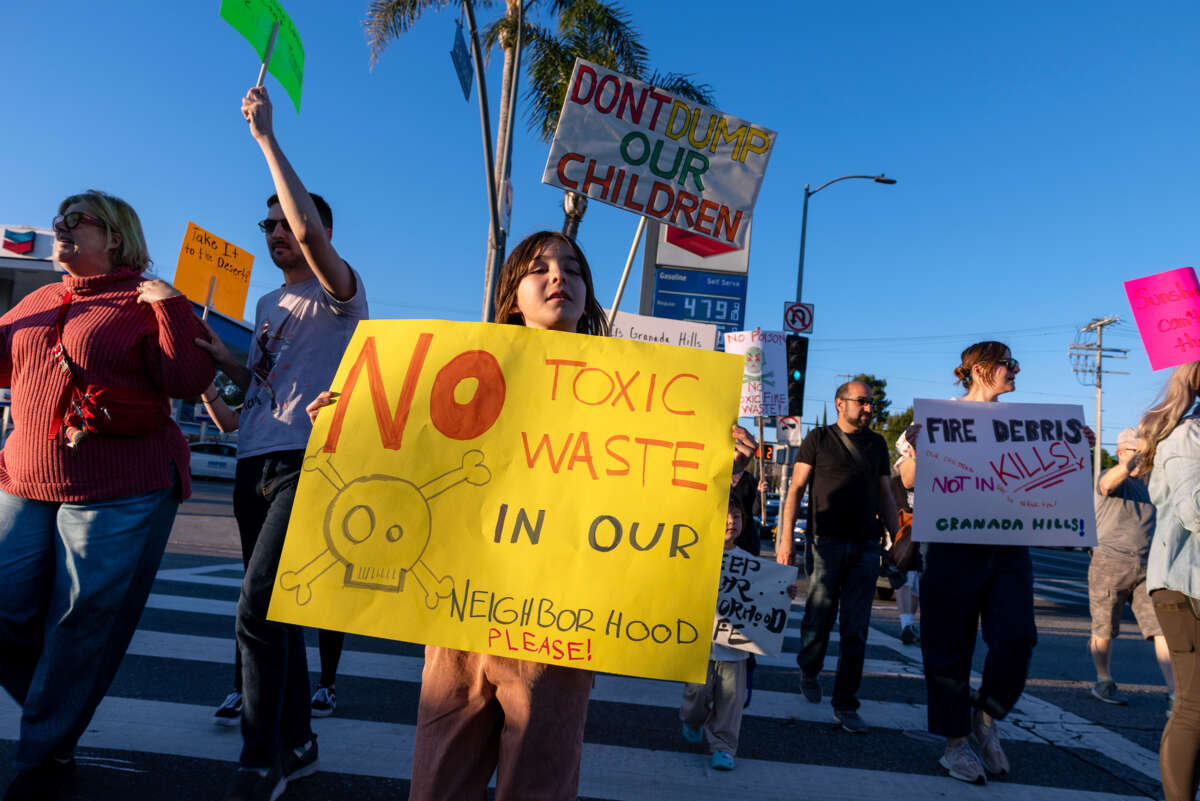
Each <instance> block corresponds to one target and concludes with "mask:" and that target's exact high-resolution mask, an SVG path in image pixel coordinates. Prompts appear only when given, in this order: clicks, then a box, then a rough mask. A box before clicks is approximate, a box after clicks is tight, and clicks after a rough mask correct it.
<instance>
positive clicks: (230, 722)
mask: <svg viewBox="0 0 1200 801" xmlns="http://www.w3.org/2000/svg"><path fill="white" fill-rule="evenodd" d="M241 722H242V694H241V693H239V692H238V691H237V690H234V691H233V692H231V693H230V694H229V695H227V696H225V700H224V701H222V702H221V705H220V706H219V707H217V711H216V712H213V723H215V724H217V725H218V726H236V725H238V724H239V723H241Z"/></svg>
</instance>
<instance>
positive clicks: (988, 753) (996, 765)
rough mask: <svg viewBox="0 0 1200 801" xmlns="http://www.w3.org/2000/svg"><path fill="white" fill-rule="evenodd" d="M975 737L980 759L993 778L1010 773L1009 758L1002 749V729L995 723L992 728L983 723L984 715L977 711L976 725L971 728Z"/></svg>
mask: <svg viewBox="0 0 1200 801" xmlns="http://www.w3.org/2000/svg"><path fill="white" fill-rule="evenodd" d="M971 733H972V734H973V735H974V737H975V745H976V746H977V747H978V748H979V758H980V759H981V760H982V761H983V766H984V767H985V768H987V772H988V773H990V774H992V775H993V776H1003V775H1004V774H1006V773H1008V771H1009V767H1008V757H1007V756H1005V755H1004V749H1003V748H1001V747H1000V729H999V727H998V726H997V725H996V724H995V722H993V723H992V724H991V725H990V726H989V725H985V724H984V722H983V715H982V713H980V712H979V710H976V711H975V723H974V725H973V726H972V727H971Z"/></svg>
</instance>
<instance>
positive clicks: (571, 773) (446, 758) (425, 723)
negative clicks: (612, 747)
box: [408, 646, 592, 801]
mask: <svg viewBox="0 0 1200 801" xmlns="http://www.w3.org/2000/svg"><path fill="white" fill-rule="evenodd" d="M591 691H592V673H591V671H588V670H576V669H574V668H567V667H558V666H556V665H544V664H541V663H540V662H525V661H521V660H517V659H509V658H508V657H502V656H489V655H486V654H475V653H469V652H467V651H456V650H454V649H451V648H436V647H434V646H427V647H426V648H425V669H424V671H423V672H422V674H421V701H420V705H419V707H418V710H417V735H416V741H415V743H414V744H413V775H412V789H411V790H410V792H409V796H408V797H409V801H483V799H485V798H486V797H487V785H488V780H489V779H490V778H491V776H492V772H493V771H496V772H497V776H496V798H495V801H575V798H576V797H577V796H578V793H579V758H580V755H581V753H582V751H583V727H584V723H585V721H586V720H587V704H588V696H589V695H590V694H591Z"/></svg>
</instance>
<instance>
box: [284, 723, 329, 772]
mask: <svg viewBox="0 0 1200 801" xmlns="http://www.w3.org/2000/svg"><path fill="white" fill-rule="evenodd" d="M320 767H321V761H320V759H318V758H317V735H315V734H314V735H313V736H312V738H311V739H309V741H308V742H307V743H305V744H304V745H302V746H299V747H298V748H289V749H287V750H286V751H284V752H283V777H284V778H285V779H287V780H288V782H289V783H290V782H294V781H296V780H297V779H303V778H304V777H305V776H311V775H313V774H314V773H316V772H317V770H318V769H319V768H320Z"/></svg>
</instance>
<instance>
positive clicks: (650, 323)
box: [612, 311, 717, 350]
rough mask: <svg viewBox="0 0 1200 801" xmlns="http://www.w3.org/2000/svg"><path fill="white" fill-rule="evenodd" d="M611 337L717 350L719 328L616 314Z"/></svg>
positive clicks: (659, 318) (684, 321)
mask: <svg viewBox="0 0 1200 801" xmlns="http://www.w3.org/2000/svg"><path fill="white" fill-rule="evenodd" d="M612 335H613V336H614V337H617V338H618V339H631V340H633V341H635V342H653V343H655V344H658V345H675V346H677V347H683V348H701V349H702V350H713V349H715V348H716V347H717V327H716V326H715V325H709V324H708V323H695V322H690V321H686V320H668V319H665V318H663V317H649V316H647V315H644V314H627V313H626V312H622V311H619V312H617V316H616V318H615V319H614V320H613V325H612Z"/></svg>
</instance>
